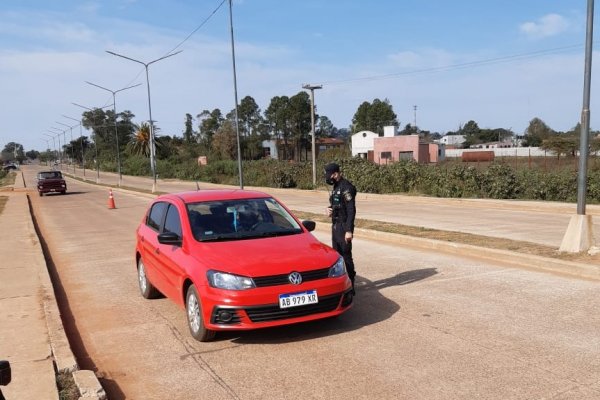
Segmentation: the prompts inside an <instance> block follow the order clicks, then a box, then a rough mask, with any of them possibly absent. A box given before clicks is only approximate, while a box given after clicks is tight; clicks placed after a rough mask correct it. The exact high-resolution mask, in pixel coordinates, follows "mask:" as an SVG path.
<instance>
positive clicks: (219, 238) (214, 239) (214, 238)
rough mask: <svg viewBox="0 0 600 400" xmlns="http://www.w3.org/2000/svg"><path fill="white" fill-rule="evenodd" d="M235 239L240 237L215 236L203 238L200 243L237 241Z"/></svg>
mask: <svg viewBox="0 0 600 400" xmlns="http://www.w3.org/2000/svg"><path fill="white" fill-rule="evenodd" d="M235 239H239V236H237V235H236V236H231V235H214V236H207V237H203V238H201V239H200V240H199V241H200V242H220V241H226V240H235Z"/></svg>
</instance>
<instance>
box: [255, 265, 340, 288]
mask: <svg viewBox="0 0 600 400" xmlns="http://www.w3.org/2000/svg"><path fill="white" fill-rule="evenodd" d="M290 272H291V271H290ZM300 275H302V282H309V281H316V280H318V279H325V278H327V277H328V276H329V268H321V269H314V270H312V271H305V272H300ZM288 276H289V274H281V275H270V276H259V277H256V278H252V279H253V280H254V284H255V285H256V287H267V286H278V285H287V284H289V283H290V281H289V280H288Z"/></svg>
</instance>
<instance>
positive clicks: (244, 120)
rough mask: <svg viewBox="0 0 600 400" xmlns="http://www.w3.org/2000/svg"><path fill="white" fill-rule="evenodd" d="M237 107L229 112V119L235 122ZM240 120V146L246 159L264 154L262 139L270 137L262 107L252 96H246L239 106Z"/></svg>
mask: <svg viewBox="0 0 600 400" xmlns="http://www.w3.org/2000/svg"><path fill="white" fill-rule="evenodd" d="M234 118H235V109H233V110H231V112H230V113H229V114H227V119H228V120H230V121H231V122H232V124H233V123H234ZM238 122H239V130H240V136H241V137H240V142H241V143H240V147H241V149H242V154H243V156H244V158H245V159H248V158H249V159H254V158H257V157H260V155H262V141H263V140H265V139H267V138H268V133H267V132H266V129H265V121H264V119H263V117H262V115H261V112H260V107H259V106H258V104H256V101H255V100H254V98H252V97H251V96H246V97H244V98H243V99H242V101H241V102H240V105H239V106H238Z"/></svg>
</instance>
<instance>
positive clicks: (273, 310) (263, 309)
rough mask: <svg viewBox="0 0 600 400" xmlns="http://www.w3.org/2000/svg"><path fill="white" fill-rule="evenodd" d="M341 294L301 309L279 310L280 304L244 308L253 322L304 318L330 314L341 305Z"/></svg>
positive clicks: (324, 298) (320, 299) (321, 299)
mask: <svg viewBox="0 0 600 400" xmlns="http://www.w3.org/2000/svg"><path fill="white" fill-rule="evenodd" d="M341 296H342V295H341V294H334V295H332V296H325V297H321V298H319V302H318V303H317V304H308V305H305V306H299V307H290V308H279V305H278V304H274V305H268V306H257V307H247V308H244V311H246V314H248V317H249V318H250V320H251V321H252V322H267V321H277V320H281V319H288V318H297V317H303V316H306V315H311V314H319V313H324V312H330V311H333V310H335V309H336V308H337V306H338V304H340V298H341Z"/></svg>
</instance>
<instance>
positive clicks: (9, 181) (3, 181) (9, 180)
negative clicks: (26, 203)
mask: <svg viewBox="0 0 600 400" xmlns="http://www.w3.org/2000/svg"><path fill="white" fill-rule="evenodd" d="M3 175H4V176H3ZM16 178H17V174H16V173H14V172H9V173H8V174H3V173H0V187H2V186H8V185H14V183H15V179H16Z"/></svg>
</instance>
